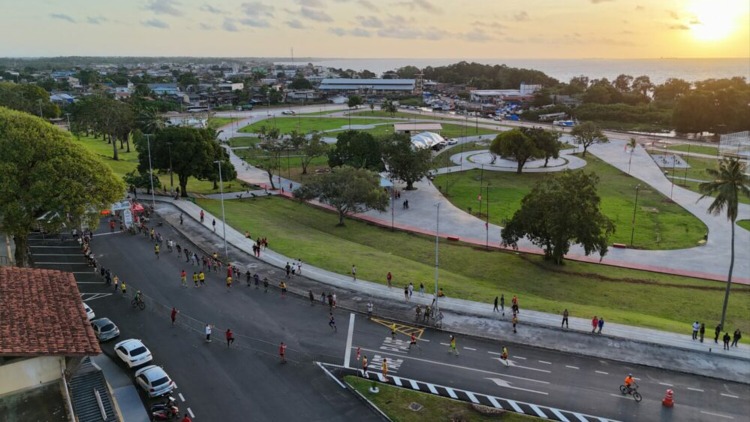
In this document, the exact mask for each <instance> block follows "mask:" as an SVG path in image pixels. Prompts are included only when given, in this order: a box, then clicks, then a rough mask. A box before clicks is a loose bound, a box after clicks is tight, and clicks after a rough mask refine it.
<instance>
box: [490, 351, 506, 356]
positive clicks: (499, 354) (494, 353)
mask: <svg viewBox="0 0 750 422" xmlns="http://www.w3.org/2000/svg"><path fill="white" fill-rule="evenodd" d="M487 353H489V354H491V355H497V356H502V355H503V354H502V353H497V352H487Z"/></svg>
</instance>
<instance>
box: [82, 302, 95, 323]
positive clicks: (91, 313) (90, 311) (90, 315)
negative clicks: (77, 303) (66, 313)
mask: <svg viewBox="0 0 750 422" xmlns="http://www.w3.org/2000/svg"><path fill="white" fill-rule="evenodd" d="M83 309H85V310H86V316H87V317H88V318H89V321H91V320H92V319H94V318H96V314H95V313H94V310H93V309H91V307H90V306H89V305H87V304H86V302H83Z"/></svg>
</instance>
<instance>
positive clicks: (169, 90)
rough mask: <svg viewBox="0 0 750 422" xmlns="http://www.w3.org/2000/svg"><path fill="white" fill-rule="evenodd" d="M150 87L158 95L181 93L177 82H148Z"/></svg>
mask: <svg viewBox="0 0 750 422" xmlns="http://www.w3.org/2000/svg"><path fill="white" fill-rule="evenodd" d="M148 89H150V90H151V91H152V92H153V93H154V94H156V95H178V94H180V87H178V86H177V84H148Z"/></svg>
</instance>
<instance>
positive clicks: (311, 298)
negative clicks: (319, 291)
mask: <svg viewBox="0 0 750 422" xmlns="http://www.w3.org/2000/svg"><path fill="white" fill-rule="evenodd" d="M307 295H308V296H309V297H310V306H313V305H315V295H314V294H313V292H312V290H310V291H309V292H307Z"/></svg>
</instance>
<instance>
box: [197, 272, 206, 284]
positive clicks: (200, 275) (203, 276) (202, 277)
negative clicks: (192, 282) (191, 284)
mask: <svg viewBox="0 0 750 422" xmlns="http://www.w3.org/2000/svg"><path fill="white" fill-rule="evenodd" d="M198 281H200V282H201V286H205V285H206V273H204V272H203V271H201V272H199V273H198Z"/></svg>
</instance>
